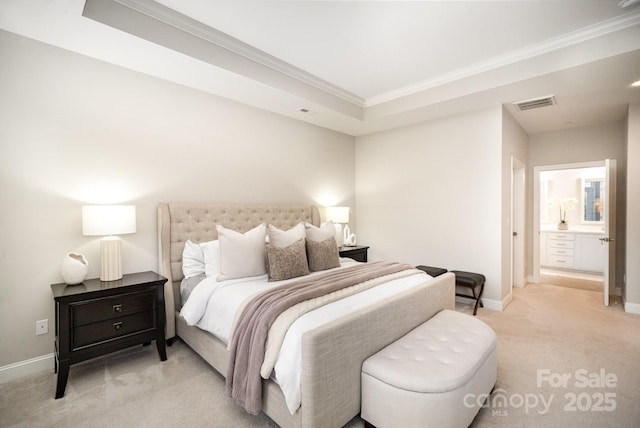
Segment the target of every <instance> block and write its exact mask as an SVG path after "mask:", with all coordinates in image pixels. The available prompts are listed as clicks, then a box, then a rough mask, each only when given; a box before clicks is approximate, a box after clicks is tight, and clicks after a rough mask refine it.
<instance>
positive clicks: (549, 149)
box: [527, 122, 631, 292]
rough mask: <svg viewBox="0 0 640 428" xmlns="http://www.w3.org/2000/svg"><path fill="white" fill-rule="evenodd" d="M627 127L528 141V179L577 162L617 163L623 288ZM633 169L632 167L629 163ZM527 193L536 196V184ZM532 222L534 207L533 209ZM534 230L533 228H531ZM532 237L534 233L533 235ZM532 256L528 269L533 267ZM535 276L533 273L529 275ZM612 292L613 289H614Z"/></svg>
mask: <svg viewBox="0 0 640 428" xmlns="http://www.w3.org/2000/svg"><path fill="white" fill-rule="evenodd" d="M625 141H626V136H625V126H624V123H623V122H612V123H605V124H600V125H594V126H587V127H582V128H574V129H567V130H564V131H556V132H545V133H540V134H532V135H531V136H530V137H529V170H528V173H529V176H530V177H533V168H534V167H536V166H543V165H559V164H571V163H577V162H590V161H601V160H604V159H616V161H617V175H618V177H617V180H616V185H617V186H616V196H617V211H616V287H620V286H621V285H622V284H621V281H622V277H623V274H624V271H625V258H626V256H625V252H626V250H625V239H626V227H627V226H626V217H625V207H626V200H627V194H628V192H627V184H626V183H627V153H626V151H625ZM629 164H630V165H631V163H629ZM527 189H528V191H529V192H530V194H533V180H529V184H528V185H527ZM530 214H531V218H532V217H533V206H531V211H530ZM529 227H530V228H531V229H532V228H533V224H530V226H529ZM530 233H531V232H530ZM532 258H533V255H532V254H530V259H529V265H530V266H532ZM530 273H532V272H530ZM612 292H613V289H612Z"/></svg>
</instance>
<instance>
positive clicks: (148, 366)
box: [0, 284, 640, 428]
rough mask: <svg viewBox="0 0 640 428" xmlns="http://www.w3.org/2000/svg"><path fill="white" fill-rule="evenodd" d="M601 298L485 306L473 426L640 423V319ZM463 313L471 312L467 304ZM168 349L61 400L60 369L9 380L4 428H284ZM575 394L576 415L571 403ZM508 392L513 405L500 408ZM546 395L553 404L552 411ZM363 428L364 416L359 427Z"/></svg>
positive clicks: (579, 294) (101, 370) (127, 357)
mask: <svg viewBox="0 0 640 428" xmlns="http://www.w3.org/2000/svg"><path fill="white" fill-rule="evenodd" d="M601 301H602V294H601V293H597V292H592V291H584V290H576V289H571V288H563V287H556V286H550V285H538V284H530V285H528V286H527V287H525V288H523V289H515V290H514V300H513V302H512V303H511V304H510V305H509V307H508V308H507V309H506V310H505V311H504V312H502V313H500V312H494V311H489V310H485V309H479V310H478V317H479V318H480V319H482V320H484V321H485V322H487V323H488V324H489V325H490V326H491V327H492V328H493V329H494V330H495V331H496V333H497V334H498V381H497V385H496V388H495V390H494V393H493V395H492V397H491V400H490V401H489V405H488V406H487V407H485V408H484V409H482V410H481V412H480V413H479V414H478V416H477V417H476V420H475V421H474V423H473V425H472V426H473V427H515V426H518V427H621V428H625V427H629V428H632V427H634V428H635V427H639V426H640V359H639V356H640V316H638V315H631V314H626V313H624V311H623V310H622V308H621V305H620V304H619V303H617V302H614V303H612V305H611V306H610V307H608V308H605V307H603V306H602V303H601ZM458 309H459V310H460V311H462V312H467V313H470V312H471V309H470V307H469V306H466V305H459V307H458ZM167 353H168V357H169V359H168V360H167V361H165V362H160V360H159V358H158V355H157V352H156V349H155V346H147V347H134V348H130V349H128V350H124V351H121V352H119V353H116V354H112V355H110V356H106V357H103V358H99V359H95V360H92V361H87V362H85V363H81V364H77V365H74V366H72V367H71V371H70V374H69V383H68V385H67V391H66V395H65V397H64V398H62V399H59V400H54V399H53V394H54V385H55V375H54V374H53V373H42V374H36V375H33V376H29V377H26V378H24V379H21V380H18V381H14V382H11V383H7V384H4V385H0V427H109V428H113V427H156V428H160V427H176V426H180V427H275V426H276V425H275V424H274V423H273V422H272V421H271V420H269V418H267V417H266V416H264V415H260V416H251V415H248V414H246V413H244V412H243V411H242V410H240V408H239V407H238V406H236V405H235V404H233V403H232V402H231V401H230V399H229V398H228V397H227V396H226V395H225V391H224V380H223V378H222V376H220V375H219V374H218V373H216V372H215V371H214V370H213V369H211V368H210V367H209V366H208V365H207V364H206V363H205V362H203V360H201V359H200V358H199V357H198V356H197V355H195V354H194V353H193V352H192V351H191V350H190V349H189V348H188V347H187V346H186V345H185V344H184V343H182V342H180V341H177V342H175V343H174V345H173V346H171V347H169V348H168V351H167ZM538 370H547V372H546V373H548V374H549V375H551V377H552V378H555V377H558V376H562V375H564V376H570V378H569V379H568V380H567V382H566V384H567V385H566V387H565V386H558V387H552V386H551V385H550V384H549V382H544V383H543V384H542V385H541V386H540V387H538V385H537V373H538ZM576 370H585V374H587V375H591V376H596V377H599V374H600V371H601V370H604V371H605V373H606V374H609V376H611V375H615V376H616V378H617V382H616V385H615V386H609V387H606V386H604V387H601V386H589V387H584V388H580V387H578V386H576V385H575V384H576V381H577V380H579V378H578V379H576ZM578 375H579V373H578ZM605 376H606V375H605ZM594 382H595V381H594ZM571 394H575V397H576V398H577V400H576V403H574V404H575V409H576V410H575V411H572V410H566V409H565V407H566V406H571V404H572V403H571V396H572V395H571ZM605 394H609V395H608V396H607V397H608V398H606V401H605ZM611 394H614V395H611ZM500 397H502V398H503V399H506V406H502V407H499V406H498V404H499V401H498V398H500ZM600 398H602V399H603V400H602V402H600ZM536 399H537V402H536V401H535V400H536ZM542 400H544V402H545V403H548V402H549V400H552V401H551V404H550V405H549V406H548V408H545V406H544V405H543V404H542ZM500 403H501V402H500ZM526 403H528V405H527V404H526ZM613 406H615V409H614V410H612V411H607V410H605V409H607V408H611V407H613ZM598 408H602V409H603V410H600V411H599V410H597V409H598ZM362 425H363V424H362V421H361V420H360V419H359V418H355V419H354V420H353V421H351V423H350V424H349V427H350V428H355V427H361V426H362ZM445 428H446V427H445Z"/></svg>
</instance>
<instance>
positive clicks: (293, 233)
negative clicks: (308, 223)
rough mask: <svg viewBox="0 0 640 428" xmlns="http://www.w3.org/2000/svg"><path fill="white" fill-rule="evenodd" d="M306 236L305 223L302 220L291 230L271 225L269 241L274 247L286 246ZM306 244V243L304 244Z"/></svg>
mask: <svg viewBox="0 0 640 428" xmlns="http://www.w3.org/2000/svg"><path fill="white" fill-rule="evenodd" d="M304 238H305V230H304V223H303V222H300V223H298V224H296V225H295V226H293V227H292V228H291V229H289V230H286V231H285V230H280V229H278V228H277V227H275V226H274V225H272V224H270V225H269V239H268V242H269V243H270V244H271V245H273V246H274V247H278V248H284V247H288V246H289V245H291V244H293V243H294V242H296V241H299V240H300V239H304ZM303 246H304V245H303Z"/></svg>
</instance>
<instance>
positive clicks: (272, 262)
mask: <svg viewBox="0 0 640 428" xmlns="http://www.w3.org/2000/svg"><path fill="white" fill-rule="evenodd" d="M267 265H268V267H269V269H268V270H269V281H282V280H283V279H289V278H295V277H298V276H303V275H309V266H308V265H307V254H306V251H305V245H304V239H298V240H297V241H296V242H294V243H293V244H291V245H289V246H288V247H276V246H275V245H271V244H268V245H267Z"/></svg>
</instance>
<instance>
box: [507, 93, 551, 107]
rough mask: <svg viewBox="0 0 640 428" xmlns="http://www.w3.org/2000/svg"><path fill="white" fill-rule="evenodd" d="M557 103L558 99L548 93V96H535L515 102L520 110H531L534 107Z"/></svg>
mask: <svg viewBox="0 0 640 428" xmlns="http://www.w3.org/2000/svg"><path fill="white" fill-rule="evenodd" d="M555 104H556V99H555V97H554V96H553V95H547V96H546V97H540V98H533V99H530V100H524V101H518V102H516V103H513V105H515V106H516V107H518V108H519V109H520V111H525V110H531V109H534V108H540V107H547V106H552V105H555Z"/></svg>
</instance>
